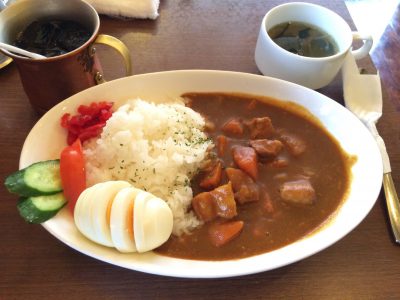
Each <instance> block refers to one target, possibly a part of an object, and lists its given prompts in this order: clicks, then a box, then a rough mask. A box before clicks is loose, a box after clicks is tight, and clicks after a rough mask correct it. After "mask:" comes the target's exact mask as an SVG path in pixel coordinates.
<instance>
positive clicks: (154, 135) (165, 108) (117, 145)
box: [84, 99, 212, 235]
mask: <svg viewBox="0 0 400 300" xmlns="http://www.w3.org/2000/svg"><path fill="white" fill-rule="evenodd" d="M204 124H205V122H204V119H203V118H202V117H201V115H200V114H198V113H197V112H195V111H193V110H192V109H190V108H188V107H185V106H184V105H183V104H182V103H173V104H154V103H149V102H146V101H143V100H140V99H136V100H129V101H128V102H127V104H125V105H123V106H121V107H120V108H119V109H118V110H117V111H115V112H114V113H113V115H112V117H111V118H110V119H109V120H108V121H107V124H106V126H105V127H104V129H103V132H102V134H101V136H100V138H98V139H92V140H90V141H88V142H86V143H85V144H84V155H85V158H86V173H87V183H88V186H91V185H93V184H95V183H98V182H104V181H108V180H126V181H129V182H130V183H131V184H132V185H133V186H135V187H137V188H140V189H144V190H146V191H148V192H150V193H152V194H154V195H155V196H157V197H159V198H161V199H164V200H165V201H166V202H167V203H168V205H169V206H170V208H171V210H172V213H173V215H174V228H173V233H174V234H176V235H180V234H181V233H182V232H188V231H190V230H192V229H193V228H195V227H196V226H198V225H199V224H200V223H201V222H200V220H198V219H197V218H196V216H195V215H194V214H193V212H191V211H188V209H189V206H190V203H191V199H192V197H193V193H192V189H191V188H190V185H189V182H190V179H191V178H192V177H193V176H194V175H195V174H196V172H197V171H198V169H199V168H200V167H201V164H202V162H203V161H204V159H205V158H206V155H207V149H208V148H209V147H210V146H211V145H212V142H211V141H210V140H208V139H207V136H206V135H205V133H204V132H203V127H204Z"/></svg>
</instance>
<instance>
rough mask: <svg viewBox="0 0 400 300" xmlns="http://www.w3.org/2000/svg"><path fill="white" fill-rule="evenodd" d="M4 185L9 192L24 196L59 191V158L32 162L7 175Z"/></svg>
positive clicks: (60, 187)
mask: <svg viewBox="0 0 400 300" xmlns="http://www.w3.org/2000/svg"><path fill="white" fill-rule="evenodd" d="M4 185H5V186H6V188H7V189H8V190H9V191H10V192H11V193H15V194H18V195H20V196H24V197H31V196H40V195H50V194H55V193H58V192H61V191H62V186H61V176H60V160H59V159H55V160H47V161H41V162H38V163H34V164H32V165H30V166H29V167H27V168H25V169H22V170H19V171H17V172H15V173H13V174H11V175H10V176H8V177H7V178H6V180H5V182H4Z"/></svg>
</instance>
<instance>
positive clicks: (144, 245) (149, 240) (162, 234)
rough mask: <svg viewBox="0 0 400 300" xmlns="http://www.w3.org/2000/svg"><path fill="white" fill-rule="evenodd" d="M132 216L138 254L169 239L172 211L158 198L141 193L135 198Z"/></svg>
mask: <svg viewBox="0 0 400 300" xmlns="http://www.w3.org/2000/svg"><path fill="white" fill-rule="evenodd" d="M133 215H134V218H133V219H134V225H133V227H134V232H135V235H134V236H135V243H136V248H137V251H138V252H146V251H150V250H153V249H155V248H157V247H158V246H160V245H162V244H163V243H164V242H166V241H167V240H168V238H169V237H170V235H171V233H172V225H173V216H172V211H171V209H170V207H169V206H168V204H167V203H166V202H165V201H163V200H161V199H160V198H157V197H155V196H153V195H152V194H150V193H147V192H144V191H141V192H140V193H139V194H138V195H137V196H136V199H135V205H134V210H133Z"/></svg>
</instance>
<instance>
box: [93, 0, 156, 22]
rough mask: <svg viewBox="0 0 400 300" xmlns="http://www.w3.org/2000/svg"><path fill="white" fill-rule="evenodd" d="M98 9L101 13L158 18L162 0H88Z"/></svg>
mask: <svg viewBox="0 0 400 300" xmlns="http://www.w3.org/2000/svg"><path fill="white" fill-rule="evenodd" d="M86 1H87V2H89V3H90V4H91V5H93V7H94V8H95V9H96V10H97V12H98V13H99V14H104V15H109V16H116V17H127V18H140V19H156V18H157V17H158V6H159V4H160V0H86Z"/></svg>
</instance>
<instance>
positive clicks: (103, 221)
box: [90, 181, 130, 247]
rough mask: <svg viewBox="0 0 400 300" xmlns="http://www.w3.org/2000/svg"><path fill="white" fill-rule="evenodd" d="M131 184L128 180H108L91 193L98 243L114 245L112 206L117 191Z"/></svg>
mask: <svg viewBox="0 0 400 300" xmlns="http://www.w3.org/2000/svg"><path fill="white" fill-rule="evenodd" d="M129 186H130V184H129V183H128V182H126V181H107V182H104V183H102V184H101V185H100V187H98V188H97V189H96V190H95V192H94V193H93V194H92V195H91V196H92V201H91V204H90V205H91V208H92V212H91V214H92V216H91V217H92V226H93V231H94V236H93V238H94V240H95V241H96V242H97V243H99V244H101V245H104V246H108V247H114V244H113V242H112V239H111V230H110V213H111V206H112V204H113V201H114V198H115V196H116V195H117V193H118V192H119V191H120V190H122V189H123V188H126V187H129Z"/></svg>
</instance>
